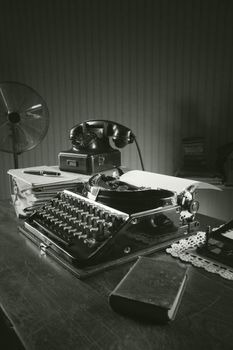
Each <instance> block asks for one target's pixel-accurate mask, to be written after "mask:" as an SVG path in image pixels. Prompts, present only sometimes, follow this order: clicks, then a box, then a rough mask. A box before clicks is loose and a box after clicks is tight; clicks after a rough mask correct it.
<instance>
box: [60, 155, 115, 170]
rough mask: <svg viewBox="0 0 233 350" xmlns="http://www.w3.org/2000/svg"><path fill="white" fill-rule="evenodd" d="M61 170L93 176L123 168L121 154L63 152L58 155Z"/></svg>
mask: <svg viewBox="0 0 233 350" xmlns="http://www.w3.org/2000/svg"><path fill="white" fill-rule="evenodd" d="M58 164H59V168H60V170H63V171H71V172H74V173H79V174H87V175H92V174H95V173H99V172H101V171H105V170H110V169H113V168H117V167H120V166H121V153H120V151H119V150H116V149H110V150H108V152H105V153H103V152H102V153H89V152H86V153H85V152H82V153H79V152H77V151H74V150H72V149H71V150H68V151H62V152H60V153H59V155H58Z"/></svg>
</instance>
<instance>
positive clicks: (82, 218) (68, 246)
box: [25, 190, 129, 262]
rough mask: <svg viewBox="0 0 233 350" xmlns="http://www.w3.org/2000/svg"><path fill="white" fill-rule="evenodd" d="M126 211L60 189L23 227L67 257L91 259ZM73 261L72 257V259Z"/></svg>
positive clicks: (124, 220)
mask: <svg viewBox="0 0 233 350" xmlns="http://www.w3.org/2000/svg"><path fill="white" fill-rule="evenodd" d="M128 218H129V215H128V214H126V213H124V212H121V211H119V210H116V209H114V208H111V207H108V206H106V205H103V204H101V203H98V202H95V201H93V200H91V199H89V198H86V197H83V196H81V195H79V194H77V193H74V192H71V191H68V190H64V191H62V192H60V193H58V195H57V196H56V197H55V198H53V199H52V200H51V201H50V202H49V203H47V204H45V205H44V206H43V207H41V208H40V209H38V210H37V211H36V212H35V213H34V214H32V215H31V216H30V217H29V218H28V219H27V220H26V221H25V228H26V229H28V230H29V231H30V232H32V233H33V234H34V235H36V236H37V237H38V238H40V239H41V240H42V241H43V242H44V243H45V244H47V245H48V246H51V245H52V247H53V249H55V251H57V252H59V253H63V255H65V258H68V260H71V261H72V260H73V257H75V260H77V257H78V260H80V261H79V262H82V261H86V260H88V259H91V256H92V255H94V254H96V253H97V251H98V250H100V249H101V247H102V246H103V245H105V244H106V242H107V241H108V240H109V239H111V237H112V235H113V234H114V233H115V232H117V231H119V229H120V227H121V226H122V224H124V222H126V221H127V220H128ZM72 262H73V261H72Z"/></svg>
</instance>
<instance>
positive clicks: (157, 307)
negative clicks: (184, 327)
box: [109, 257, 187, 323]
mask: <svg viewBox="0 0 233 350" xmlns="http://www.w3.org/2000/svg"><path fill="white" fill-rule="evenodd" d="M186 281H187V267H186V266H184V265H182V264H181V263H179V262H176V261H174V262H166V261H161V260H156V259H153V258H148V257H139V258H138V260H137V261H136V263H135V264H134V265H133V266H132V267H131V269H130V270H129V271H128V273H127V274H126V275H125V276H124V278H123V279H122V280H121V281H120V283H119V284H118V285H117V286H116V288H115V289H114V290H113V291H112V292H111V294H110V295H109V304H110V306H111V307H112V309H113V310H114V311H116V312H119V313H121V314H123V315H126V316H129V317H133V318H137V319H140V320H141V321H153V322H156V323H167V322H168V321H171V320H174V318H175V315H176V312H177V309H178V306H179V304H180V301H181V297H182V294H183V291H184V289H185V285H186Z"/></svg>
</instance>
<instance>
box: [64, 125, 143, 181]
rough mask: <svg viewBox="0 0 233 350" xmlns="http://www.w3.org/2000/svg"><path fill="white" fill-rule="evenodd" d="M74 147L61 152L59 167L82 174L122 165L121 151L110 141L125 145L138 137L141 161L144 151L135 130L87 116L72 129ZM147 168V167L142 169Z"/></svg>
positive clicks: (118, 146)
mask: <svg viewBox="0 0 233 350" xmlns="http://www.w3.org/2000/svg"><path fill="white" fill-rule="evenodd" d="M69 138H70V140H71V143H72V148H71V149H69V150H68V151H62V152H60V153H59V156H58V158H59V168H60V169H61V170H64V171H72V172H77V173H80V174H88V175H91V174H95V173H98V172H102V171H105V170H109V169H113V168H117V167H120V166H121V153H120V151H119V150H118V149H114V148H113V147H112V146H111V145H110V139H111V140H112V141H113V144H114V145H115V146H116V147H117V148H123V147H125V146H126V145H128V144H130V143H133V142H134V141H135V143H136V146H137V148H138V152H139V156H140V160H141V164H142V167H143V163H142V158H141V153H140V150H139V147H138V144H137V141H136V137H135V135H134V134H133V132H132V131H131V130H130V129H129V128H128V127H126V126H124V125H121V124H119V123H116V122H113V121H109V120H87V121H84V122H83V123H80V124H77V125H75V126H74V127H73V128H72V129H71V130H70V133H69ZM143 170H144V169H143Z"/></svg>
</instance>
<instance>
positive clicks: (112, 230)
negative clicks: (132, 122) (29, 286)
mask: <svg viewBox="0 0 233 350" xmlns="http://www.w3.org/2000/svg"><path fill="white" fill-rule="evenodd" d="M143 173H144V172H143ZM197 210H198V203H197V202H196V201H195V200H194V199H193V194H191V193H189V195H188V196H187V193H183V194H182V195H180V196H177V194H176V193H175V192H173V191H169V190H166V189H151V188H145V187H138V186H134V185H130V184H128V183H125V182H123V181H120V180H119V179H116V178H113V177H112V176H106V175H103V174H97V175H94V176H93V177H91V178H90V180H89V181H88V182H87V183H86V184H84V185H83V186H82V188H80V189H79V191H76V192H74V191H69V190H63V191H61V192H59V193H57V195H56V196H55V197H54V198H52V199H51V200H50V201H49V202H47V203H46V204H44V205H43V206H42V207H40V208H39V209H37V210H36V211H35V212H34V213H33V214H32V215H31V216H30V217H28V218H27V219H26V220H25V222H24V230H25V232H26V235H27V236H28V237H29V238H31V239H32V240H35V239H36V240H39V242H40V246H41V249H44V250H46V249H47V248H48V247H49V248H50V250H52V251H53V252H54V253H55V254H56V255H58V256H60V257H61V258H62V259H65V260H66V261H68V262H69V263H71V264H72V265H74V266H77V267H87V266H95V265H98V264H102V263H106V262H109V261H116V260H119V259H121V258H124V257H125V258H126V257H127V258H128V257H132V258H133V257H136V256H138V255H139V254H140V255H143V254H144V255H145V254H149V253H152V252H154V251H155V250H158V249H162V248H165V247H166V246H168V245H169V244H170V243H171V242H174V241H175V240H178V239H179V238H180V237H181V236H183V235H185V234H191V233H193V232H194V231H196V230H197V228H198V225H199V223H198V221H196V220H195V213H196V211H197ZM25 232H24V233H25Z"/></svg>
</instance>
